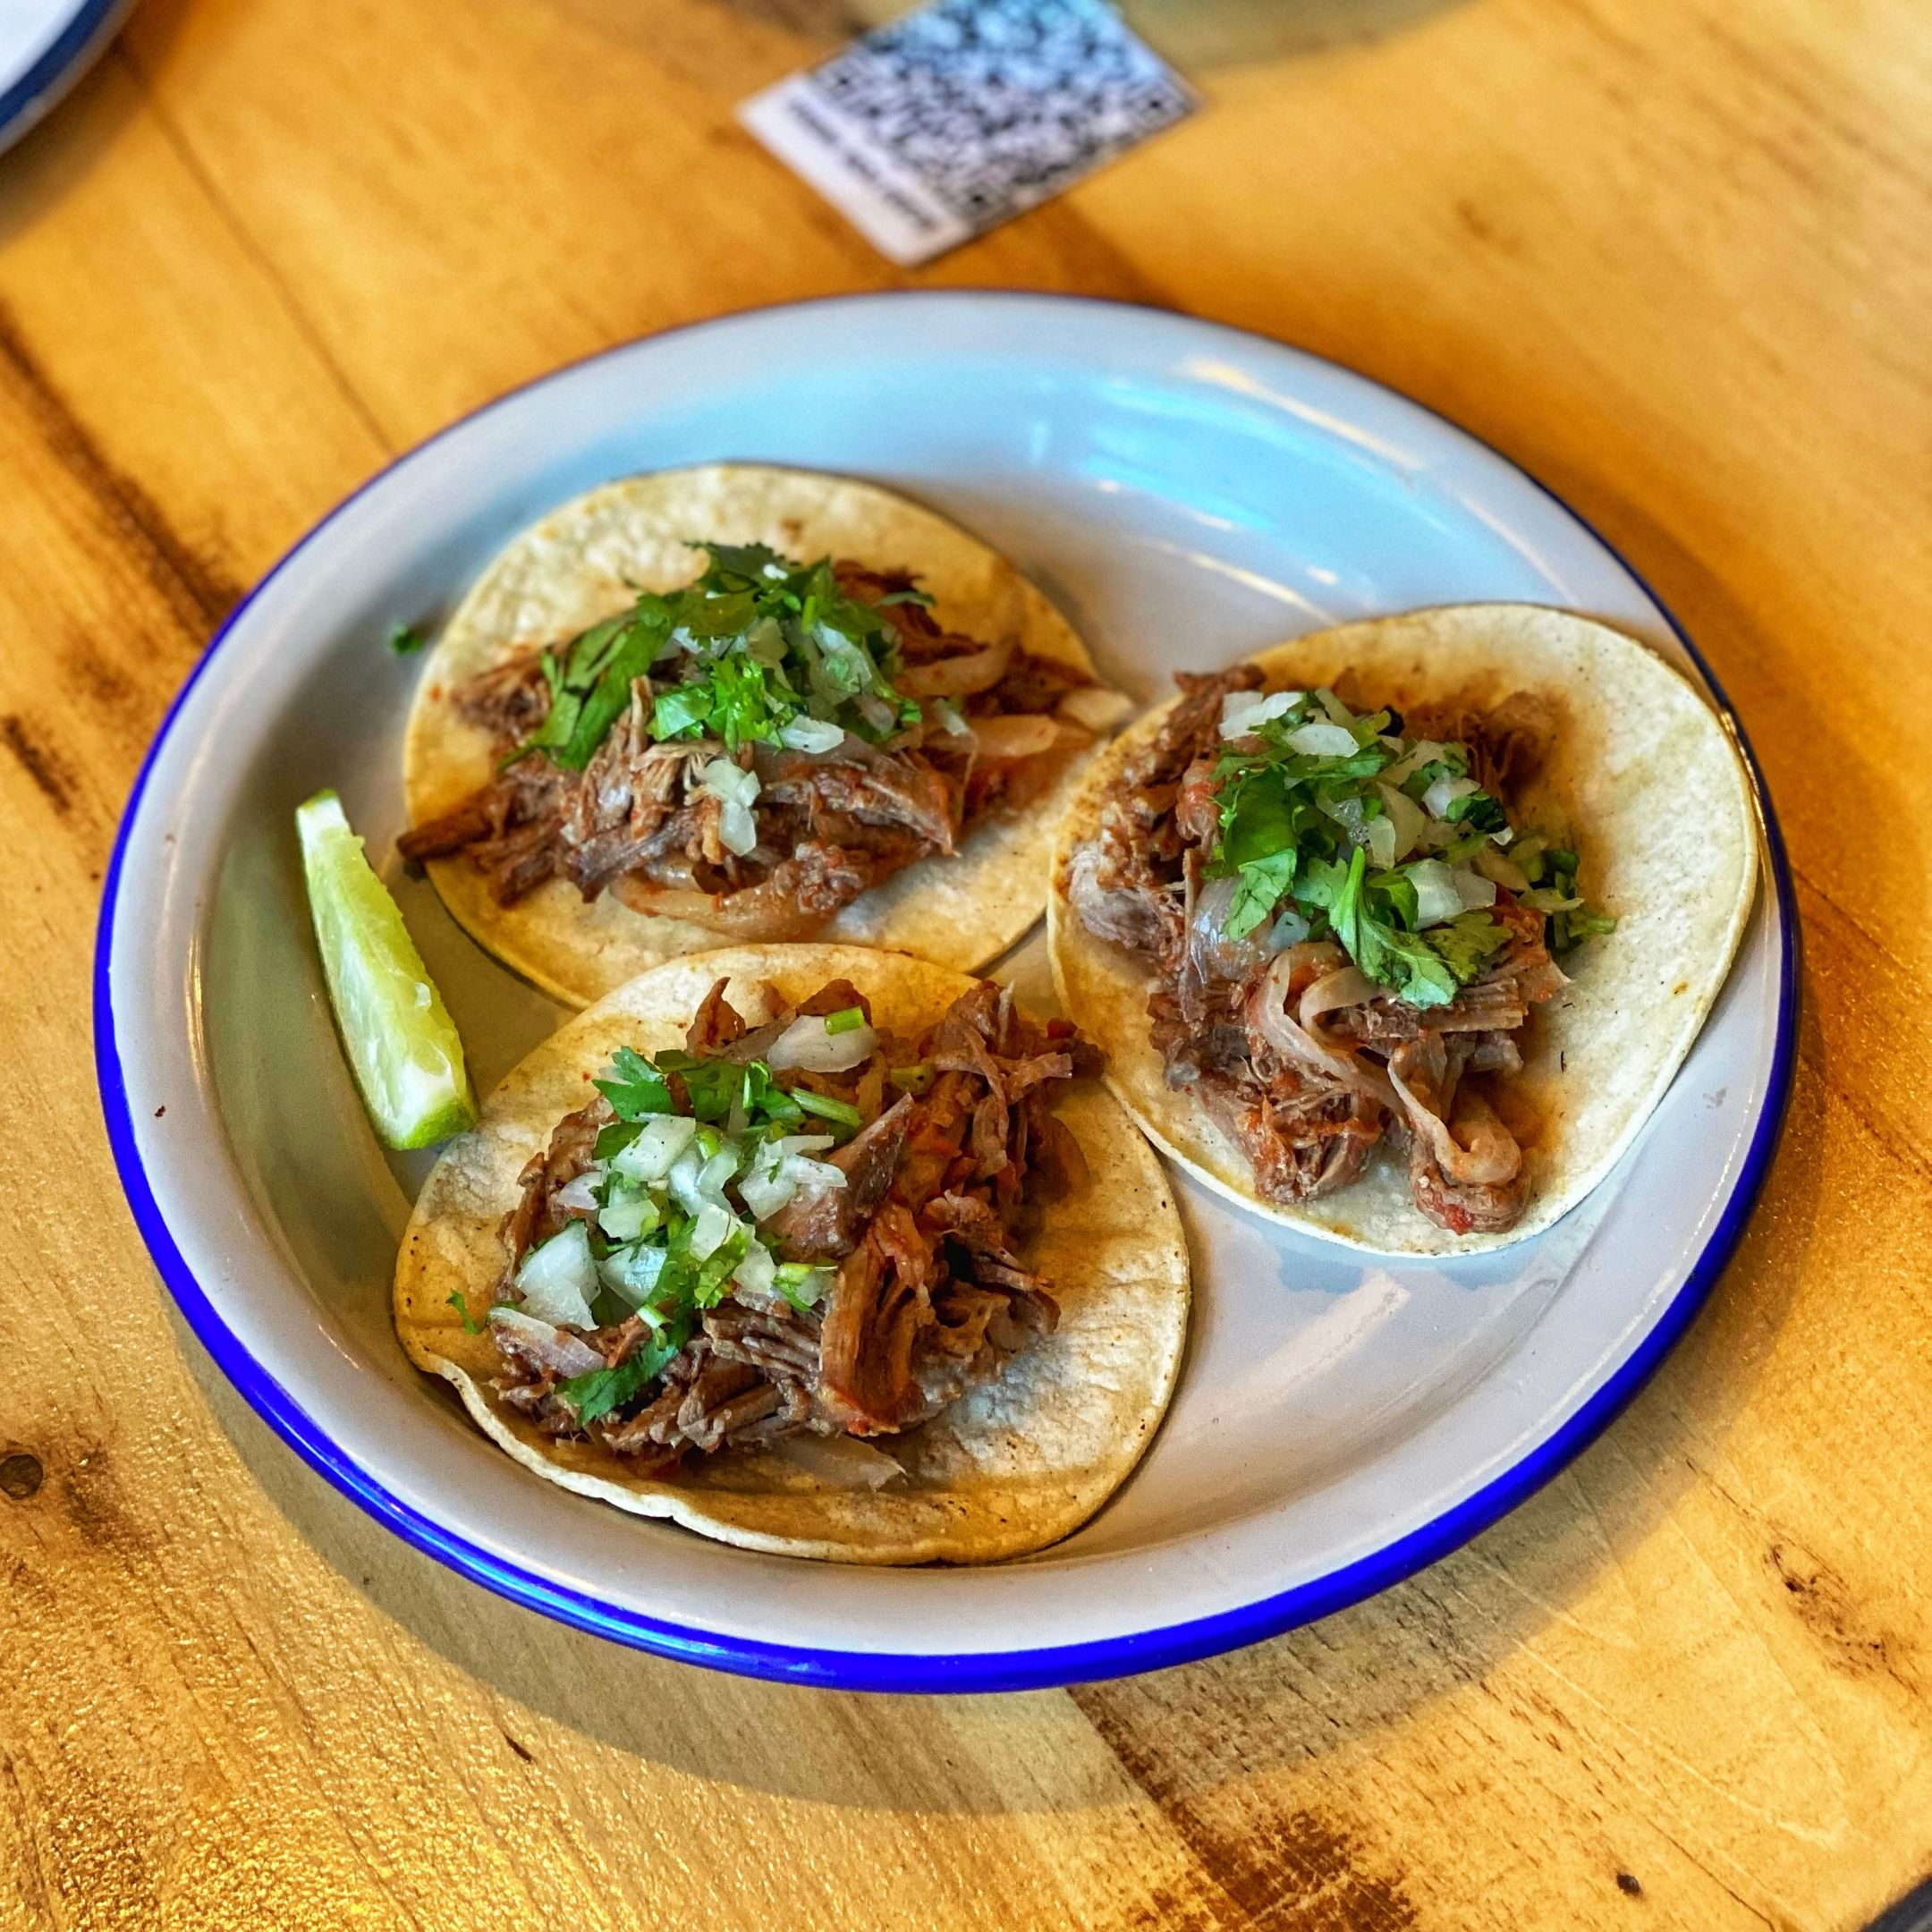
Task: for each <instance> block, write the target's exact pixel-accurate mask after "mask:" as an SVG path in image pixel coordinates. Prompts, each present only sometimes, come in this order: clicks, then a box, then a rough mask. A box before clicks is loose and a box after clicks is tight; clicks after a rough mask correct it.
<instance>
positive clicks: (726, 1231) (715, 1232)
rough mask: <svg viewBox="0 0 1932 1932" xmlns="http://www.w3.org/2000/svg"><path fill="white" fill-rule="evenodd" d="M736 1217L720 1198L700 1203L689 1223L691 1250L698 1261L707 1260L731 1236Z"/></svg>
mask: <svg viewBox="0 0 1932 1932" xmlns="http://www.w3.org/2000/svg"><path fill="white" fill-rule="evenodd" d="M737 1226H738V1217H737V1216H736V1215H734V1214H733V1212H732V1211H731V1209H730V1208H727V1207H726V1206H725V1205H724V1202H723V1201H721V1200H708V1201H705V1202H703V1203H701V1204H700V1206H699V1209H698V1216H697V1218H696V1219H695V1220H694V1221H693V1222H692V1223H691V1254H692V1256H693V1257H694V1258H696V1259H698V1260H699V1261H707V1260H709V1259H710V1258H711V1257H712V1256H713V1255H715V1254H716V1252H717V1251H718V1250H719V1249H720V1248H722V1247H723V1246H724V1243H725V1242H726V1241H729V1240H730V1239H731V1238H732V1234H733V1232H734V1231H735V1229H736V1228H737Z"/></svg>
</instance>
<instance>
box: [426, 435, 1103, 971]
mask: <svg viewBox="0 0 1932 1932" xmlns="http://www.w3.org/2000/svg"><path fill="white" fill-rule="evenodd" d="M580 620H583V621H580ZM429 671H430V673H433V674H434V675H431V674H426V676H425V680H424V683H423V687H422V695H421V697H420V698H419V701H418V706H417V711H416V715H415V718H414V720H413V722H412V725H411V738H410V745H409V752H408V761H407V762H408V776H409V792H410V807H411V820H412V824H411V830H410V831H409V832H408V833H407V834H406V835H404V837H403V838H402V841H401V844H400V850H401V852H402V855H403V856H404V857H405V858H406V859H408V860H411V861H414V862H423V863H427V864H428V866H429V869H430V871H431V874H432V877H435V878H436V883H437V885H438V887H439V889H440V890H442V891H443V892H444V895H445V899H447V900H448V901H449V902H450V903H451V906H452V910H453V911H455V912H456V914H457V917H458V918H459V919H460V920H462V922H463V923H464V924H466V925H468V926H470V928H471V929H472V931H475V932H476V933H477V935H478V936H479V938H481V939H482V940H483V941H484V943H485V944H486V945H491V946H492V947H493V949H495V950H497V951H498V952H500V953H502V954H503V955H504V957H505V958H506V959H507V960H508V962H509V963H511V964H513V965H515V966H518V967H519V968H520V970H526V971H528V972H529V973H530V977H532V978H535V979H538V983H539V984H544V985H547V986H548V987H549V988H550V989H551V990H553V991H557V992H560V993H561V994H563V996H565V997H567V998H571V999H573V1000H575V1001H578V1002H579V1003H580V1002H581V1001H582V1000H584V999H586V998H589V997H592V996H596V995H597V994H599V993H601V992H603V991H606V990H608V988H609V987H610V985H612V984H614V983H615V981H616V980H617V979H622V978H623V977H625V976H626V974H627V972H630V971H635V970H639V969H640V967H642V966H644V965H648V964H649V963H652V962H654V961H655V960H656V959H657V958H661V957H665V956H670V955H672V954H674V953H679V952H686V951H691V950H696V949H697V948H698V947H699V946H701V945H715V944H716V943H717V936H718V935H720V934H728V935H733V936H739V937H741V938H747V939H757V940H774V939H801V938H807V937H812V936H818V934H819V933H820V932H821V931H823V930H825V929H826V928H827V927H828V926H830V925H832V923H833V922H834V921H836V920H839V919H840V918H841V916H842V915H844V919H845V925H846V926H847V927H852V926H854V925H856V926H857V927H858V928H860V930H857V931H855V932H854V934H853V936H863V937H867V938H884V939H885V941H887V942H888V943H892V944H895V945H906V946H907V947H908V948H909V949H910V950H912V951H914V952H916V953H934V952H935V951H936V953H937V956H938V957H939V958H940V959H941V961H942V962H945V963H953V964H963V965H973V964H977V963H979V962H980V961H981V960H982V959H984V958H987V957H990V956H992V955H993V954H994V953H997V952H998V951H1000V950H1002V949H1003V947H1004V945H1006V944H1008V943H1010V941H1011V939H1012V938H1013V937H1015V936H1017V934H1018V932H1019V931H1020V930H1023V928H1024V926H1025V925H1026V924H1027V923H1030V918H1029V917H1027V916H1024V915H1026V914H1028V913H1030V911H1037V909H1038V904H1039V902H1040V900H1041V898H1042V897H1043V894H1042V890H1041V884H1040V880H1039V877H1038V874H1039V873H1041V872H1043V870H1044V862H1045V849H1046V839H1047V834H1048V831H1049V830H1050V821H1051V818H1052V816H1053V814H1052V811H1051V810H1050V809H1048V807H1047V801H1048V800H1049V798H1050V797H1052V796H1057V794H1058V791H1059V790H1060V789H1061V788H1062V782H1063V780H1066V779H1068V778H1070V776H1071V775H1072V769H1073V767H1075V766H1076V765H1077V764H1078V763H1079V762H1080V760H1081V759H1083V758H1084V757H1085V756H1086V755H1088V754H1089V753H1091V751H1092V750H1094V749H1095V747H1096V745H1097V742H1098V740H1099V738H1100V737H1101V736H1102V735H1103V734H1104V733H1105V732H1106V730H1107V729H1108V728H1109V727H1110V726H1111V725H1112V724H1114V723H1117V722H1118V719H1119V717H1120V716H1121V715H1122V714H1123V712H1124V710H1125V709H1126V708H1127V707H1126V703H1125V700H1124V699H1122V698H1121V697H1120V695H1119V694H1118V693H1116V692H1114V691H1108V690H1106V688H1104V687H1103V686H1101V685H1099V684H1097V682H1095V680H1094V677H1093V674H1092V668H1091V665H1090V663H1089V660H1088V658H1087V657H1086V654H1085V651H1084V649H1083V648H1081V647H1080V644H1079V641H1078V640H1077V639H1075V638H1074V637H1073V634H1072V631H1070V630H1069V629H1068V628H1067V626H1066V625H1065V623H1064V621H1063V620H1062V619H1061V618H1060V617H1059V615H1058V614H1057V613H1056V612H1055V611H1053V609H1052V607H1051V606H1049V605H1047V602H1046V600H1045V599H1044V598H1043V597H1040V595H1039V593H1038V591H1037V590H1035V589H1033V587H1032V586H1031V585H1030V584H1027V583H1026V582H1025V581H1024V580H1023V579H1021V577H1020V576H1019V574H1018V572H1015V571H1014V570H1013V567H1012V566H1011V564H1009V563H1006V562H1005V560H1004V558H1001V557H999V556H998V555H996V553H994V552H992V551H990V550H989V549H987V547H986V546H984V545H981V544H979V543H978V542H977V541H976V540H975V539H973V538H970V537H968V536H966V534H965V533H964V532H962V531H960V530H956V529H955V528H954V527H953V526H952V525H950V524H947V523H945V522H944V521H942V520H941V519H938V518H936V517H935V516H933V515H932V513H929V512H927V511H924V510H922V509H919V507H918V506H917V505H914V504H909V503H906V502H905V501H904V500H903V499H902V498H898V497H895V496H892V495H890V493H888V492H885V491H882V490H878V489H876V488H873V487H870V486H866V485H861V484H856V483H852V482H847V481H843V480H841V479H832V478H825V477H817V476H811V475H808V474H806V473H804V472H800V471H792V470H769V469H761V468H756V467H752V466H716V467H714V468H712V469H708V470H685V471H671V472H665V473H664V474H661V475H658V476H655V477H644V478H638V479H632V480H631V482H629V483H625V484H618V485H612V486H610V487H607V488H606V489H605V490H602V491H593V492H592V493H591V494H590V495H589V496H587V497H584V498H581V499H580V500H579V501H578V502H577V503H575V504H570V505H566V506H565V508H564V509H563V511H560V512H558V513H556V514H555V516H554V517H552V518H551V519H549V520H547V521H546V522H545V523H544V524H541V525H539V526H538V528H537V530H535V531H532V532H529V533H526V535H525V536H524V537H523V538H519V539H518V540H517V541H516V542H515V543H513V545H512V546H511V547H510V548H509V550H507V551H506V552H505V553H504V555H503V556H502V557H501V558H499V559H498V560H497V563H496V564H494V565H493V566H492V567H491V570H490V571H489V572H487V573H486V575H485V577H484V579H483V580H481V582H480V583H479V586H478V587H477V589H476V590H475V591H473V592H472V593H471V595H470V597H469V598H468V599H466V601H465V603H464V605H463V606H462V609H461V610H460V611H459V612H458V613H457V615H456V617H455V618H454V619H453V621H452V623H451V624H450V626H449V628H448V630H447V631H446V632H445V637H444V640H443V641H442V643H441V644H440V645H439V646H438V648H437V651H436V657H435V659H434V660H433V663H432V665H431V666H430V667H429ZM1029 822H1031V834H1032V835H1028V827H1029ZM943 878H950V881H951V884H952V885H953V893H952V894H951V896H950V898H949V899H948V900H947V901H946V902H945V903H943V904H942V903H938V902H935V905H934V907H933V908H932V910H936V911H939V913H940V917H939V918H938V919H920V918H919V916H918V911H919V902H920V901H921V900H922V899H925V898H927V897H928V896H931V895H930V894H928V891H927V890H926V888H927V886H928V885H934V886H936V885H937V882H938V881H939V880H940V879H943ZM989 884H990V885H992V886H993V887H994V888H996V889H994V890H990V891H989V890H987V889H986V888H987V885H989ZM887 885H902V887H903V888H904V889H902V890H901V892H900V893H899V894H898V902H888V899H887V896H886V895H885V894H883V893H882V891H881V889H882V888H884V887H885V886H887ZM895 911H896V912H897V914H898V918H897V924H896V927H895V928H894V929H889V930H885V931H884V932H873V931H870V930H865V929H864V928H866V926H867V925H868V923H869V922H875V923H876V922H877V921H879V920H884V921H885V922H886V924H887V926H888V927H892V926H893V921H894V914H895ZM640 919H642V920H648V921H650V922H651V923H650V924H648V925H642V924H640ZM1015 919H1018V921H1019V923H1018V924H1017V925H1015V924H1014V921H1015Z"/></svg>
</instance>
